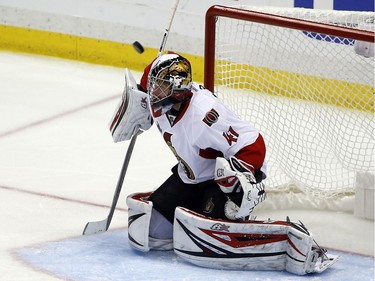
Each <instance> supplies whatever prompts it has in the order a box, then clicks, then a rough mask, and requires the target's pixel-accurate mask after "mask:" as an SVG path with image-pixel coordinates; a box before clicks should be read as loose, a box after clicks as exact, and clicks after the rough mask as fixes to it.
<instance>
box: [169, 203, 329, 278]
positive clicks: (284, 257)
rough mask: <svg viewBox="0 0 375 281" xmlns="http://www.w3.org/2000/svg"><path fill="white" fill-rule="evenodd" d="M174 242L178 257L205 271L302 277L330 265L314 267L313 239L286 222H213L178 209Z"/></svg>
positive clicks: (315, 260)
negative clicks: (265, 272)
mask: <svg viewBox="0 0 375 281" xmlns="http://www.w3.org/2000/svg"><path fill="white" fill-rule="evenodd" d="M173 239H174V251H175V253H176V254H177V255H178V256H180V257H182V258H183V259H185V260H187V261H189V262H191V263H193V264H196V265H198V266H202V267H208V268H218V269H239V270H286V271H288V272H291V273H294V274H298V275H304V274H307V273H311V272H321V271H323V270H325V269H326V268H328V267H329V266H331V265H332V264H333V263H332V262H331V263H330V264H328V263H327V264H325V265H324V267H322V266H319V267H317V266H316V262H317V259H316V257H317V256H316V255H317V252H316V250H315V249H314V248H313V247H312V245H313V239H312V237H311V236H310V235H309V234H308V233H306V232H304V231H301V230H300V229H299V228H298V225H297V227H296V224H294V223H290V222H287V221H270V220H268V221H241V222H232V221H223V220H215V219H211V218H207V217H205V216H202V215H199V214H197V213H194V212H192V211H190V210H187V209H185V208H180V207H178V208H176V212H175V222H174V232H173ZM319 265H320V264H319ZM317 268H319V270H317Z"/></svg>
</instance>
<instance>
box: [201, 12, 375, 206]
mask: <svg viewBox="0 0 375 281" xmlns="http://www.w3.org/2000/svg"><path fill="white" fill-rule="evenodd" d="M373 30H374V13H372V12H350V11H330V10H312V9H302V8H271V7H243V6H242V7H224V6H212V7H211V8H210V9H209V10H208V11H207V13H206V26H205V76H204V82H205V87H206V88H208V89H209V90H211V91H213V92H215V94H217V96H218V97H219V98H220V99H222V100H223V101H224V103H225V104H227V105H228V106H229V107H231V108H232V109H233V110H234V111H235V112H236V113H237V114H238V115H239V116H240V117H241V118H243V119H245V120H247V121H249V122H251V123H253V124H255V126H256V127H257V128H258V129H259V130H260V132H261V133H262V135H263V136H264V138H265V141H266V143H267V156H266V160H267V164H268V178H267V179H266V180H265V185H266V189H267V191H268V198H270V197H271V200H266V201H265V202H264V203H265V204H266V205H267V204H272V206H271V208H280V207H281V208H283V207H284V208H286V207H291V206H293V207H303V208H304V207H307V206H308V207H310V208H311V207H313V208H318V209H326V208H328V209H334V210H340V211H349V210H351V211H352V210H353V209H354V194H355V188H356V184H357V183H356V181H358V177H357V175H358V174H361V175H362V176H363V175H365V178H368V177H369V178H372V179H373V176H374V155H373V153H374V147H375V146H374V137H373V126H374V124H373V113H374V101H373V93H374V59H373V57H371V54H370V53H369V51H371V48H373V42H374V32H373ZM372 56H373V55H372ZM361 178H363V177H361ZM279 195H281V196H279ZM272 197H273V198H278V199H279V200H277V199H275V200H272ZM261 205H264V204H261ZM265 207H267V206H265ZM268 207H269V206H268Z"/></svg>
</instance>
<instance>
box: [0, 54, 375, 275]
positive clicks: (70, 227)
mask: <svg viewBox="0 0 375 281" xmlns="http://www.w3.org/2000/svg"><path fill="white" fill-rule="evenodd" d="M134 76H135V77H136V78H139V77H140V74H139V73H134ZM123 79H124V78H123V69H119V68H112V67H104V66H94V65H90V64H84V63H80V62H75V61H66V60H59V59H53V58H46V57H38V56H32V55H24V54H14V53H8V52H0V198H1V201H0V214H1V215H0V225H1V235H0V261H1V262H0V280H7V281H8V280H16V281H19V280H61V279H66V280H120V279H116V278H119V277H118V276H121V274H123V275H124V278H123V280H149V279H147V278H148V277H150V275H155V274H156V273H158V272H162V271H163V270H164V269H165V268H168V265H169V264H170V263H169V261H168V260H167V261H165V259H169V258H171V259H172V263H173V265H174V266H173V267H169V268H170V269H171V270H173V272H174V273H173V274H175V276H176V278H174V280H208V279H210V280H215V278H214V277H213V276H214V274H215V273H217V274H218V276H220V274H224V275H225V276H226V277H228V279H225V280H231V279H233V280H248V279H249V277H250V275H249V273H247V274H245V273H238V272H235V273H233V272H232V273H222V272H218V271H211V270H204V269H198V268H197V267H195V266H191V265H187V264H185V263H182V262H181V260H178V259H177V258H176V257H175V256H174V255H173V254H172V253H169V254H168V253H164V254H160V253H159V254H155V253H152V254H150V255H149V256H147V255H140V254H137V253H135V252H134V251H132V250H130V249H129V248H128V245H127V244H126V239H125V238H126V237H125V231H126V230H123V229H122V228H124V227H126V225H127V213H126V211H125V209H126V205H125V197H126V195H127V194H129V193H132V192H135V191H149V190H153V189H154V188H156V187H157V186H158V185H160V184H161V183H162V182H163V181H164V179H165V178H166V177H167V176H168V175H169V174H170V168H171V167H172V165H174V164H175V159H174V156H173V155H172V153H171V152H170V151H169V149H168V148H167V146H166V145H165V143H164V142H163V140H162V138H161V137H160V136H159V133H158V131H157V129H156V128H155V127H153V128H152V129H150V130H149V131H147V132H145V133H144V134H142V135H141V136H139V138H138V140H137V143H136V145H135V149H134V152H133V156H132V159H131V161H130V163H131V164H130V165H129V169H128V172H127V175H126V178H125V182H124V186H123V192H122V193H121V198H120V200H119V203H118V207H119V209H118V210H117V211H116V212H115V215H114V219H113V222H112V225H111V230H115V231H112V232H108V233H105V234H104V235H100V236H98V237H96V238H95V237H94V236H92V237H90V238H86V237H82V236H81V233H82V230H83V228H84V226H85V224H86V222H87V221H95V220H101V219H104V218H105V217H106V216H107V214H108V212H109V209H108V206H109V205H110V203H111V201H112V197H113V192H114V189H115V186H116V182H117V177H118V174H119V172H120V168H121V164H122V161H123V158H124V155H125V152H126V148H127V145H128V143H127V142H123V143H117V144H114V143H113V141H112V138H111V136H110V133H109V131H108V126H107V125H108V122H109V119H110V118H111V116H112V113H113V110H114V108H115V107H116V105H117V102H118V99H119V97H120V94H121V92H122V88H123ZM286 215H289V216H290V217H291V218H292V219H294V220H298V219H300V220H302V221H303V222H304V223H305V224H306V226H307V227H308V228H309V229H310V230H311V231H312V232H313V233H314V235H315V238H316V239H317V241H318V242H319V243H320V244H321V245H322V246H326V247H329V248H332V249H339V250H346V251H349V252H354V253H363V254H367V255H372V256H373V254H374V223H373V221H369V220H364V219H358V218H355V217H354V216H353V215H352V214H348V213H335V212H320V211H313V212H311V211H306V210H278V211H262V212H261V213H259V214H258V216H259V217H260V218H268V217H271V218H273V219H285V216H286ZM121 234H123V235H121ZM117 243H118V245H117ZM51 245H52V246H51ZM107 246H108V248H107ZM81 247H82V248H81ZM87 248H90V251H87V252H85V251H79V250H80V249H87ZM111 249H113V250H114V253H113V257H112V256H111ZM61 253H63V254H61ZM150 257H155V258H156V260H157V261H156V262H155V263H154V262H153V260H152V259H151V258H150ZM133 258H134V260H136V261H137V263H133V264H127V263H126V261H128V262H131V261H132V259H133ZM358 258H359V260H358ZM360 258H361V257H358V256H355V255H350V254H345V255H344V259H343V260H344V261H347V260H348V261H349V262H342V263H341V264H340V261H339V263H338V264H337V267H335V268H336V270H337V272H338V275H335V274H334V272H332V271H333V270H331V271H330V272H329V273H328V274H326V275H324V276H323V275H322V276H320V277H319V276H314V277H313V279H314V280H323V279H324V280H354V279H345V278H346V277H347V278H351V277H353V276H356V277H357V276H359V277H360V278H361V279H355V280H373V272H374V267H373V258H363V260H361V259H360ZM121 259H123V261H121ZM82 260H83V263H85V261H86V263H87V264H88V265H89V266H87V267H86V266H76V264H78V265H79V264H80V262H82ZM142 260H144V261H145V264H144V266H142V264H141V263H142ZM113 263H114V264H113ZM350 264H353V265H354V266H353V268H351V266H350ZM106 265H107V266H106ZM95 266H98V272H97V274H93V275H91V274H92V273H91V272H89V269H88V268H92V267H95ZM116 266H123V268H121V269H120V268H116ZM124 266H125V267H124ZM138 266H140V267H145V268H146V267H147V268H148V271H146V273H144V275H142V276H140V275H139V274H142V271H139V269H138V268H137V267H138ZM61 272H62V273H65V275H64V274H62V273H61ZM111 272H115V274H119V275H116V276H117V277H116V276H111V275H110V274H111ZM189 272H190V274H191V275H190V276H191V278H190V279H189V276H188V275H189ZM132 273H134V274H138V277H139V278H137V277H134V276H137V275H132ZM198 273H199V274H198ZM158 274H159V273H158ZM233 274H234V275H233ZM277 274H280V273H277ZM103 276H106V278H108V279H105V278H104V277H103ZM126 276H128V277H129V276H133V277H132V278H133V279H128V278H126ZM163 276H164V275H162V276H161V277H159V279H158V280H172V279H170V278H168V276H169V275H165V276H164V277H165V278H164V277H163ZM171 276H174V275H171ZM233 276H236V278H237V279H234V278H233ZM338 276H340V279H335V278H336V277H338ZM345 276H346V277H345ZM242 277H243V279H241V278H242ZM251 277H252V278H251V279H253V280H281V279H282V280H297V279H295V277H294V276H290V275H284V274H281V275H274V274H270V275H264V274H260V273H257V274H255V275H251ZM308 278H311V277H308ZM320 278H321V279H320ZM341 278H343V279H341ZM216 280H224V279H219V278H216Z"/></svg>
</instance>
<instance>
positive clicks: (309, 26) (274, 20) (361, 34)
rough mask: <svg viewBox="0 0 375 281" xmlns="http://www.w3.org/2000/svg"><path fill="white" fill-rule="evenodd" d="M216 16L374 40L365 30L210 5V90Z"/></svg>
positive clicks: (207, 57) (206, 51)
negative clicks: (354, 29)
mask: <svg viewBox="0 0 375 281" xmlns="http://www.w3.org/2000/svg"><path fill="white" fill-rule="evenodd" d="M217 17H227V18H234V19H240V20H245V21H252V22H258V23H263V24H268V25H275V26H280V27H285V28H293V29H298V30H308V31H311V32H317V33H323V34H328V35H332V36H338V37H345V38H351V39H354V40H361V41H366V42H374V32H371V31H366V30H356V31H355V32H353V29H351V28H346V27H341V26H336V25H327V24H322V23H318V22H312V21H306V20H301V19H295V18H287V17H283V16H278V15H270V14H266V13H261V12H256V11H250V10H242V9H238V8H232V7H225V6H220V5H216V6H212V7H211V8H209V9H208V10H207V12H206V23H205V41H204V42H205V44H204V69H205V70H204V85H205V87H206V88H207V89H209V90H210V91H214V68H215V35H216V32H215V27H216V19H217Z"/></svg>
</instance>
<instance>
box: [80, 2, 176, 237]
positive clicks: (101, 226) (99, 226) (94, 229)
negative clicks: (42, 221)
mask: <svg viewBox="0 0 375 281" xmlns="http://www.w3.org/2000/svg"><path fill="white" fill-rule="evenodd" d="M179 2H180V1H179V0H175V2H174V4H173V7H172V16H171V18H170V20H169V25H168V28H167V29H166V30H165V32H164V35H163V40H162V42H161V45H160V48H159V52H158V57H159V56H161V54H162V52H163V51H164V48H165V44H166V42H167V39H168V35H169V30H170V29H171V26H172V22H173V18H174V15H175V14H176V10H177V6H178V3H179ZM142 132H143V131H141V130H138V131H137V132H136V133H135V134H134V135H133V136H132V138H131V140H130V144H129V147H128V150H127V152H126V156H125V159H124V163H123V165H122V168H121V173H120V176H119V178H118V181H117V186H116V190H115V194H114V196H113V200H112V205H111V210H110V212H109V214H108V217H107V218H105V219H104V220H101V221H94V222H88V223H87V224H86V226H85V229H84V230H83V233H82V234H83V235H90V234H96V233H100V232H105V231H107V230H108V228H109V225H110V224H111V221H112V217H113V213H114V212H115V209H116V205H117V201H118V199H119V197H120V192H121V188H122V184H123V182H124V178H125V174H126V170H127V168H128V165H129V161H130V157H131V155H132V152H133V148H134V145H135V141H136V140H137V136H138V135H139V134H141V133H142Z"/></svg>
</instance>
